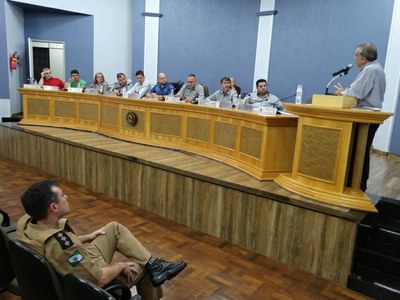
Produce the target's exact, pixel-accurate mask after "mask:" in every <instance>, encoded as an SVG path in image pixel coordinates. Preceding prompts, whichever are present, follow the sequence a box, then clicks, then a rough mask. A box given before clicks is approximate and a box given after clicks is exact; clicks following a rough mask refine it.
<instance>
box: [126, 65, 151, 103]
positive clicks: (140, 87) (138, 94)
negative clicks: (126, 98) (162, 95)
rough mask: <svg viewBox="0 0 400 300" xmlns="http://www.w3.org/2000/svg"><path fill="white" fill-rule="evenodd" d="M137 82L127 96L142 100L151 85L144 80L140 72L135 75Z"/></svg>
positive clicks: (142, 73)
mask: <svg viewBox="0 0 400 300" xmlns="http://www.w3.org/2000/svg"><path fill="white" fill-rule="evenodd" d="M135 76H136V80H137V82H136V83H135V85H134V86H133V88H131V89H130V90H129V91H128V95H134V96H135V97H134V98H139V99H141V98H143V97H144V96H145V95H146V94H147V92H148V91H149V90H150V89H151V83H150V81H147V80H146V77H145V76H144V72H143V71H142V70H139V71H137V72H136V74H135Z"/></svg>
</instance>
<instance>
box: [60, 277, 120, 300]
mask: <svg viewBox="0 0 400 300" xmlns="http://www.w3.org/2000/svg"><path fill="white" fill-rule="evenodd" d="M64 291H65V293H64V295H65V298H64V300H76V299H85V300H103V299H104V300H115V298H114V297H113V296H112V295H111V294H109V293H108V292H106V291H105V290H103V289H102V288H100V287H98V286H97V285H95V284H94V283H92V282H90V281H87V280H85V279H83V278H80V277H78V276H77V275H75V274H71V273H70V274H67V275H66V276H65V277H64Z"/></svg>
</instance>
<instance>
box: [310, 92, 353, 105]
mask: <svg viewBox="0 0 400 300" xmlns="http://www.w3.org/2000/svg"><path fill="white" fill-rule="evenodd" d="M311 104H313V105H315V106H324V107H336V108H352V107H354V106H356V105H357V99H356V98H355V97H350V96H335V95H319V94H314V95H313V96H312V99H311Z"/></svg>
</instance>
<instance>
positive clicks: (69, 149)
mask: <svg viewBox="0 0 400 300" xmlns="http://www.w3.org/2000/svg"><path fill="white" fill-rule="evenodd" d="M24 128H25V129H24V130H17V129H12V128H8V127H4V126H0V141H1V147H0V154H1V155H4V156H7V157H10V158H13V159H17V160H20V161H23V162H26V163H29V164H31V165H33V166H35V167H38V168H40V169H42V170H45V171H48V172H51V173H53V174H55V175H58V176H62V177H64V178H66V179H68V180H70V181H73V182H77V183H79V184H83V185H85V186H87V187H89V188H92V189H93V190H96V191H100V192H104V193H106V194H108V195H111V196H114V197H117V198H119V199H121V200H123V201H125V202H127V203H131V204H134V205H136V206H138V207H141V208H144V209H146V210H148V211H151V212H153V213H155V214H157V215H161V216H164V217H167V218H169V219H171V220H174V221H176V222H179V223H182V224H185V225H188V226H190V227H193V228H195V229H198V230H201V231H203V232H206V233H208V234H211V235H213V236H217V237H221V238H223V239H225V240H227V241H230V242H233V243H235V244H237V245H240V246H243V247H245V248H248V249H251V250H253V251H256V252H258V253H260V254H263V255H266V256H269V257H272V258H274V259H277V260H280V261H282V262H285V263H288V264H290V265H293V266H296V267H298V268H300V269H302V270H306V271H309V272H312V273H314V274H317V275H319V276H322V277H324V278H327V279H330V280H334V281H336V282H340V283H342V284H345V282H346V279H347V275H348V273H349V271H350V267H351V261H352V252H353V245H354V238H355V234H356V225H357V222H358V220H359V218H360V217H362V216H363V215H358V217H355V215H354V216H353V215H352V214H351V211H350V210H348V209H343V208H340V207H332V206H330V207H328V206H326V207H323V206H316V205H315V203H312V202H310V200H307V199H302V200H301V201H300V200H299V199H298V200H296V195H294V194H290V193H288V192H287V191H285V190H284V189H282V188H280V187H279V186H278V185H276V184H275V183H274V182H272V181H267V182H265V183H262V185H261V182H259V181H257V180H256V179H254V178H251V177H250V176H249V175H246V174H242V173H241V172H238V171H237V170H234V169H233V168H231V167H229V166H226V165H224V164H221V163H218V162H215V161H211V160H205V159H198V158H196V157H194V156H192V155H187V154H185V153H181V152H177V151H170V150H167V149H159V148H155V147H149V146H145V145H138V144H132V143H128V142H124V141H119V140H114V139H109V138H107V137H102V136H99V135H94V134H92V133H88V132H79V131H71V130H67V129H59V128H46V127H42V128H40V127H36V126H25V127H24ZM49 153H51V154H52V155H49ZM145 158H146V159H145ZM230 172H231V173H230ZM196 174H197V175H196ZM222 178H225V179H224V180H222ZM226 178H231V181H232V182H233V183H232V182H227V181H226ZM257 187H258V188H257ZM284 195H287V196H284Z"/></svg>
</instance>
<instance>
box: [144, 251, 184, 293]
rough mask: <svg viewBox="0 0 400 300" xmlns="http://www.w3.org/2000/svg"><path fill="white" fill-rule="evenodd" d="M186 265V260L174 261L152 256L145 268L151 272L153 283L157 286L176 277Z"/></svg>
mask: <svg viewBox="0 0 400 300" xmlns="http://www.w3.org/2000/svg"><path fill="white" fill-rule="evenodd" d="M185 267H186V262H184V261H178V262H176V263H172V262H169V261H165V260H162V259H158V258H154V257H150V259H149V261H148V262H147V263H146V265H145V266H144V268H145V270H146V271H147V272H149V274H150V279H151V283H152V285H153V286H155V287H157V286H160V285H162V284H163V283H164V282H165V281H166V280H169V279H172V278H174V277H175V276H176V275H178V274H179V273H180V272H181V271H182V270H183V269H184V268H185Z"/></svg>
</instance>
